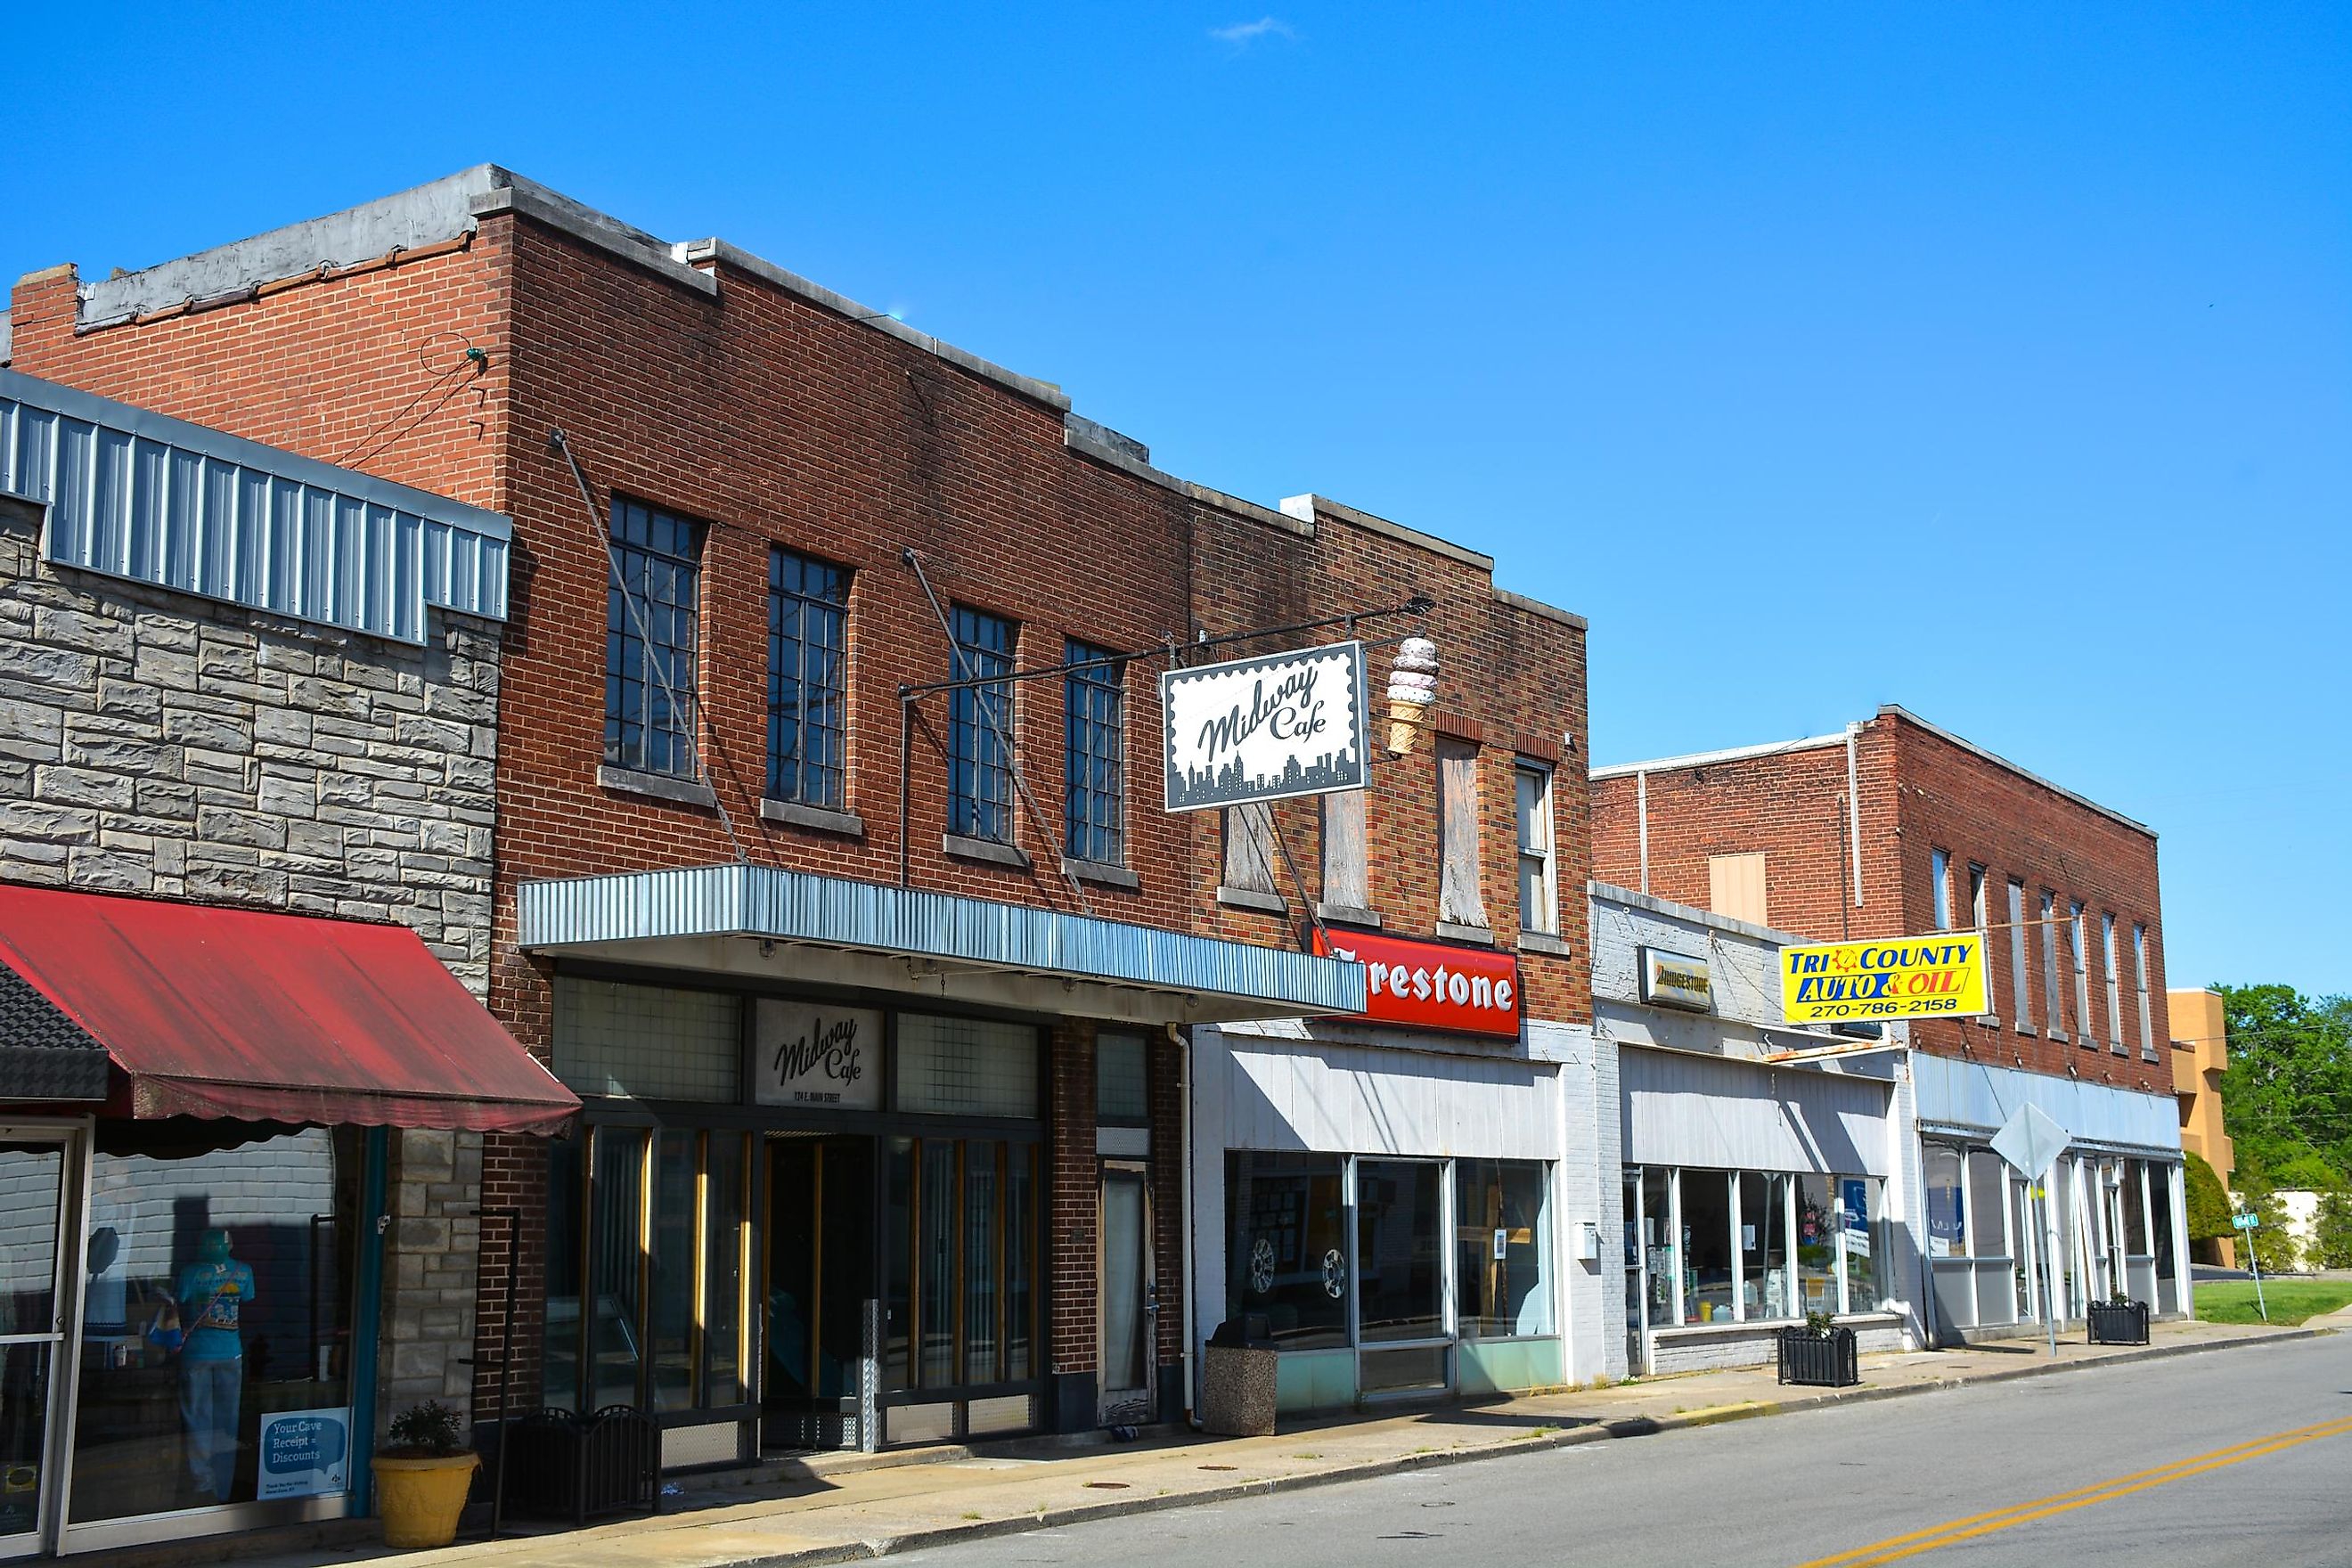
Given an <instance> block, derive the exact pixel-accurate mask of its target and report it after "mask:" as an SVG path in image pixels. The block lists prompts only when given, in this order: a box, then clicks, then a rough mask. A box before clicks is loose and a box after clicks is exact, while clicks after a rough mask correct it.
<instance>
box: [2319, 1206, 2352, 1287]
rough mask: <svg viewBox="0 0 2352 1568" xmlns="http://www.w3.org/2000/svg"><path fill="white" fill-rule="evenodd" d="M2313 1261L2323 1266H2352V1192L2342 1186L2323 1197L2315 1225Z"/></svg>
mask: <svg viewBox="0 0 2352 1568" xmlns="http://www.w3.org/2000/svg"><path fill="white" fill-rule="evenodd" d="M2312 1232H2313V1236H2312V1241H2313V1247H2312V1250H2313V1251H2314V1252H2315V1253H2316V1254H2317V1255H2318V1256H2317V1257H2315V1258H2313V1260H2312V1261H2314V1262H2315V1263H2316V1264H2318V1265H2319V1267H2320V1268H2352V1192H2347V1191H2345V1190H2344V1189H2342V1188H2338V1189H2336V1191H2335V1192H2332V1193H2329V1194H2327V1195H2326V1196H2325V1197H2323V1198H2321V1199H2320V1200H2319V1217H2318V1219H2317V1220H2316V1221H2315V1223H2314V1225H2313V1226H2312Z"/></svg>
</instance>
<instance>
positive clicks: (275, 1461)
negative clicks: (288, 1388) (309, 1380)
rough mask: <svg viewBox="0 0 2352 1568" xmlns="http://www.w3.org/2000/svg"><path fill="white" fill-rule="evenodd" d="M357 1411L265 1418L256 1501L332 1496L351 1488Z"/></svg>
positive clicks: (286, 1413) (291, 1413)
mask: <svg viewBox="0 0 2352 1568" xmlns="http://www.w3.org/2000/svg"><path fill="white" fill-rule="evenodd" d="M351 1452H352V1413H351V1412H350V1411H349V1410H346V1409H335V1410H281V1411H278V1413H277V1414H275V1415H265V1416H263V1417H262V1418H261V1476H260V1479H259V1480H258V1482H257V1484H256V1486H255V1489H254V1495H255V1496H256V1497H257V1498H274V1497H331V1496H332V1495H333V1494H335V1493H337V1492H340V1491H342V1490H343V1489H345V1488H346V1487H347V1486H348V1485H349V1484H350V1479H351V1478H350V1473H349V1472H350V1460H351Z"/></svg>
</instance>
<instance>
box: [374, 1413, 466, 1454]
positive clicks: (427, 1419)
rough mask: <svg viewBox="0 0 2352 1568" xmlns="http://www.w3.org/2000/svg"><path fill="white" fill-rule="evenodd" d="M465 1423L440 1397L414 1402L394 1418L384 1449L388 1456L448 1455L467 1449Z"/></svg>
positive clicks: (463, 1451)
mask: <svg viewBox="0 0 2352 1568" xmlns="http://www.w3.org/2000/svg"><path fill="white" fill-rule="evenodd" d="M464 1430H465V1425H464V1423H463V1422H462V1421H461V1420H460V1419H459V1417H458V1415H457V1412H456V1411H455V1410H452V1409H450V1408H449V1407H448V1406H447V1405H444V1404H442V1403H441V1402H440V1401H439V1400H437V1399H428V1400H426V1401H425V1403H424V1404H422V1405H411V1406H409V1407H408V1408H407V1409H406V1410H404V1411H402V1412H401V1413H400V1414H399V1415H395V1416H394V1417H393V1418H392V1426H391V1427H390V1428H389V1430H388V1432H387V1434H386V1435H387V1436H390V1437H391V1438H392V1441H391V1443H390V1444H389V1445H387V1446H386V1447H385V1448H384V1450H383V1454H384V1458H388V1459H447V1458H455V1457H457V1455H459V1454H462V1453H465V1452H467V1448H466V1445H465V1443H464V1442H463V1441H462V1440H461V1436H462V1434H463V1432H464Z"/></svg>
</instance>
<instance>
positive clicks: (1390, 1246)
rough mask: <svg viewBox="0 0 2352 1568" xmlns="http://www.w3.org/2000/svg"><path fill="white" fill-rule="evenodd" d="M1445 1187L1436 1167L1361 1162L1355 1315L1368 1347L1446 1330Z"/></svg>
mask: <svg viewBox="0 0 2352 1568" xmlns="http://www.w3.org/2000/svg"><path fill="white" fill-rule="evenodd" d="M1443 1185H1444V1167H1442V1166H1440V1165H1438V1164H1437V1163H1434V1162H1424V1161H1402V1160H1359V1161H1358V1162H1357V1163H1356V1293H1357V1309H1356V1310H1357V1323H1358V1326H1359V1328H1360V1331H1361V1334H1362V1337H1363V1339H1364V1340H1365V1341H1366V1342H1372V1341H1377V1340H1422V1339H1434V1338H1435V1337H1437V1336H1438V1335H1440V1334H1443V1333H1444V1331H1445V1298H1444V1274H1445V1260H1444V1257H1443V1256H1442V1255H1441V1254H1440V1252H1439V1250H1438V1235H1439V1226H1441V1225H1443V1224H1444V1219H1443V1217H1442V1213H1441V1209H1440V1205H1439V1193H1440V1191H1441V1189H1442V1187H1443Z"/></svg>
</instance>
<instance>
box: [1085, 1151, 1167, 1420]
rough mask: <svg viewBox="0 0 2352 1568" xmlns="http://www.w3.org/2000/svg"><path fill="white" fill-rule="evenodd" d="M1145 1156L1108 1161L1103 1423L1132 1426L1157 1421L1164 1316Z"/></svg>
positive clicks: (1103, 1226)
mask: <svg viewBox="0 0 2352 1568" xmlns="http://www.w3.org/2000/svg"><path fill="white" fill-rule="evenodd" d="M1149 1178H1150V1170H1149V1167H1147V1166H1146V1165H1145V1164H1144V1163H1142V1162H1141V1161H1139V1160H1106V1161H1104V1162H1103V1166H1102V1194H1101V1209H1100V1226H1099V1229H1098V1234H1099V1235H1100V1236H1101V1237H1102V1254H1101V1264H1100V1270H1099V1277H1098V1280H1097V1290H1098V1296H1099V1300H1100V1306H1099V1309H1098V1313H1097V1323H1098V1325H1099V1334H1098V1341H1097V1342H1098V1344H1099V1347H1100V1353H1099V1355H1098V1357H1097V1361H1096V1363H1095V1364H1096V1366H1097V1368H1098V1369H1099V1372H1100V1377H1099V1383H1098V1387H1099V1388H1100V1389H1101V1395H1100V1404H1101V1417H1102V1423H1103V1425H1104V1426H1136V1425H1139V1424H1140V1423H1142V1422H1145V1421H1149V1420H1150V1419H1151V1413H1152V1409H1153V1406H1154V1404H1155V1403H1156V1396H1157V1389H1156V1386H1155V1382H1154V1372H1155V1368H1154V1366H1153V1363H1154V1362H1155V1361H1157V1360H1158V1356H1157V1354H1156V1352H1155V1346H1156V1344H1157V1342H1158V1339H1159V1335H1158V1332H1157V1330H1158V1327H1159V1318H1160V1285H1159V1280H1158V1278H1157V1276H1156V1275H1155V1274H1154V1273H1153V1269H1152V1256H1151V1250H1152V1249H1151V1184H1150V1179H1149Z"/></svg>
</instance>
